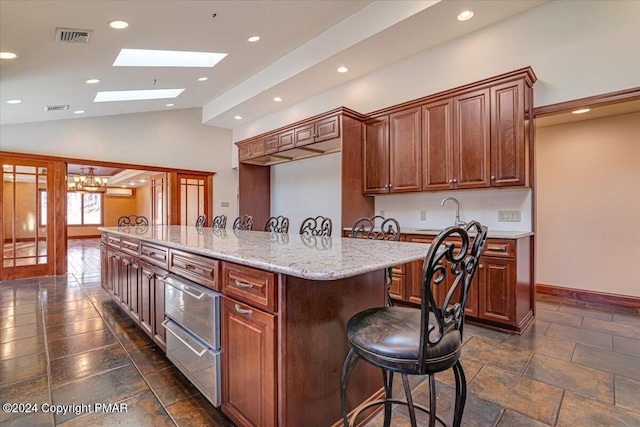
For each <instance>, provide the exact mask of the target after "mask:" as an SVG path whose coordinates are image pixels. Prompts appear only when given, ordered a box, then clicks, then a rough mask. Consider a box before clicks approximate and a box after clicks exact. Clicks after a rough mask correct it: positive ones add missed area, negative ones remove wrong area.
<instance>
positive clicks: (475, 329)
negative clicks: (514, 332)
mask: <svg viewBox="0 0 640 427" xmlns="http://www.w3.org/2000/svg"><path fill="white" fill-rule="evenodd" d="M464 335H465V337H467V338H470V337H478V338H482V340H483V341H484V342H486V343H489V344H498V343H501V342H502V341H504V340H506V339H507V337H508V336H509V334H507V333H505V332H500V331H494V330H492V329H487V328H483V327H481V326H476V325H469V324H465V325H464Z"/></svg>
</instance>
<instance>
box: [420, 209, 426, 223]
mask: <svg viewBox="0 0 640 427" xmlns="http://www.w3.org/2000/svg"><path fill="white" fill-rule="evenodd" d="M420 219H421V220H422V221H426V220H427V211H420Z"/></svg>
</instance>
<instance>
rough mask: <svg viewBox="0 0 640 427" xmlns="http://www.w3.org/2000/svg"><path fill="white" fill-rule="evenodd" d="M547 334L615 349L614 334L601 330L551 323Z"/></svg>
mask: <svg viewBox="0 0 640 427" xmlns="http://www.w3.org/2000/svg"><path fill="white" fill-rule="evenodd" d="M545 335H546V336H548V337H553V338H559V339H563V340H566V341H573V342H575V343H581V344H585V345H588V346H592V347H597V348H602V349H605V350H611V349H613V336H611V335H609V334H603V333H601V332H592V331H588V330H586V329H579V328H573V327H571V326H564V325H559V324H557V323H552V324H551V325H549V329H547V332H546V333H545Z"/></svg>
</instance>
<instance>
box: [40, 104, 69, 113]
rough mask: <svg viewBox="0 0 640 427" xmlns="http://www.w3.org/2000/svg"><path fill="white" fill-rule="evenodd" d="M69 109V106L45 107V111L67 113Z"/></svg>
mask: <svg viewBox="0 0 640 427" xmlns="http://www.w3.org/2000/svg"><path fill="white" fill-rule="evenodd" d="M68 109H69V105H68V104H67V105H47V106H46V107H44V111H47V112H48V111H67V110H68Z"/></svg>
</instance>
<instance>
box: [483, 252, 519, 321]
mask: <svg viewBox="0 0 640 427" xmlns="http://www.w3.org/2000/svg"><path fill="white" fill-rule="evenodd" d="M478 276H479V279H480V284H479V287H480V289H479V291H480V292H479V295H480V298H479V311H480V312H479V317H480V318H481V319H485V320H490V321H494V322H499V323H505V324H508V325H513V326H515V325H516V299H515V283H516V261H515V260H513V259H506V258H494V257H487V256H483V257H480V264H479V265H478Z"/></svg>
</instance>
